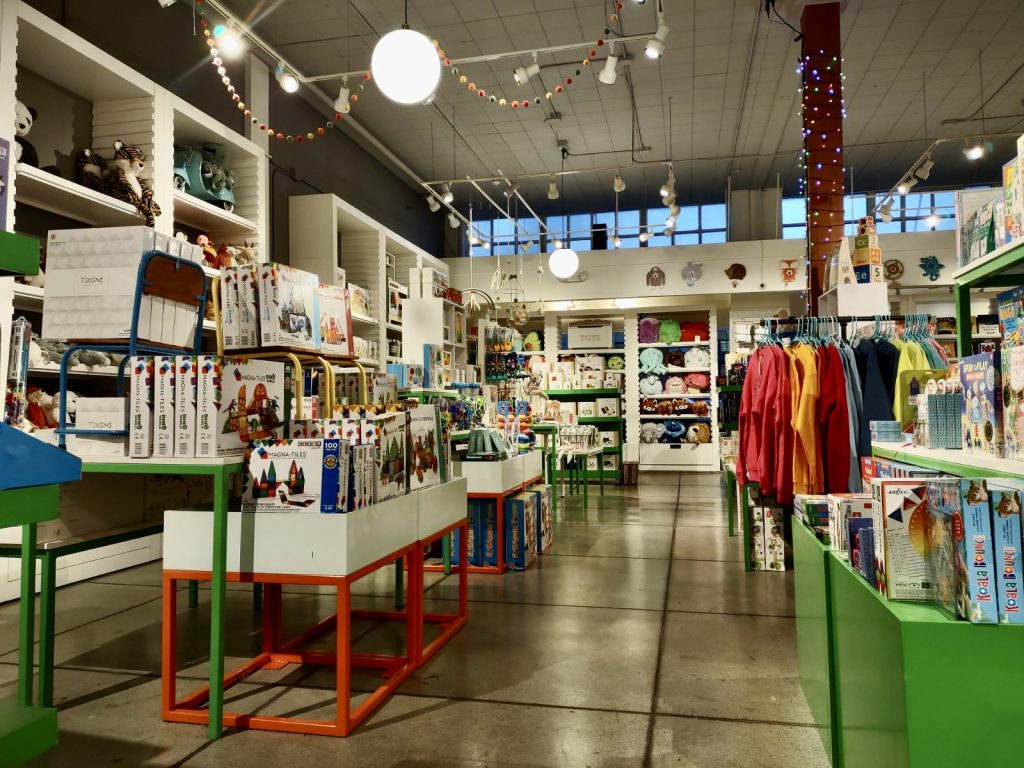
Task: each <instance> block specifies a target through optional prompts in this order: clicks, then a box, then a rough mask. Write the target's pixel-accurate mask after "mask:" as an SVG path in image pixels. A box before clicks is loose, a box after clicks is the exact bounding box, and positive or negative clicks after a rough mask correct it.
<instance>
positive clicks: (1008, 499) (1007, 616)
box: [988, 480, 1024, 624]
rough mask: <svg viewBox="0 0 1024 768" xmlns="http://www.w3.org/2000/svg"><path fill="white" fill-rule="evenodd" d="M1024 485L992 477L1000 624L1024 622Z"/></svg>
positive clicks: (993, 542)
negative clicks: (1023, 577) (1023, 537)
mask: <svg viewBox="0 0 1024 768" xmlns="http://www.w3.org/2000/svg"><path fill="white" fill-rule="evenodd" d="M1022 488H1024V484H1016V485H1010V484H1009V483H1007V482H1006V481H1000V480H990V481H989V483H988V490H989V493H990V494H991V496H992V554H993V556H994V557H995V570H996V598H997V604H998V607H999V623H1000V624H1024V613H1022V612H1021V596H1020V587H1021V584H1020V577H1021V551H1020V550H1021V508H1020V505H1021V489H1022Z"/></svg>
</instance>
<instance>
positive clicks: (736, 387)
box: [718, 384, 743, 394]
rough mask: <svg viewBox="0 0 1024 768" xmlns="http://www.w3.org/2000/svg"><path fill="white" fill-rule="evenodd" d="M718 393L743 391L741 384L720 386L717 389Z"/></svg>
mask: <svg viewBox="0 0 1024 768" xmlns="http://www.w3.org/2000/svg"><path fill="white" fill-rule="evenodd" d="M718 391H719V393H720V394H724V393H729V392H736V393H739V392H742V391H743V385H742V384H723V385H722V386H720V387H719V388H718Z"/></svg>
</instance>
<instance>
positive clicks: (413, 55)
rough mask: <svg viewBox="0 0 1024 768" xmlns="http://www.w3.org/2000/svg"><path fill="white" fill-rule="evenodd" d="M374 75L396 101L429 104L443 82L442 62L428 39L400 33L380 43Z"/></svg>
mask: <svg viewBox="0 0 1024 768" xmlns="http://www.w3.org/2000/svg"><path fill="white" fill-rule="evenodd" d="M370 72H371V73H372V75H373V80H374V82H376V83H377V87H378V88H379V89H380V92H381V93H383V94H384V95H385V96H387V97H388V98H389V99H391V100H392V101H394V102H396V103H398V104H428V103H430V101H432V100H433V98H434V93H435V92H436V91H437V86H438V84H439V83H440V82H441V59H440V58H439V57H438V55H437V49H436V48H435V47H434V44H433V43H431V42H430V40H429V39H428V38H427V37H426V35H423V34H421V33H419V32H416V31H415V30H412V29H396V30H394V31H393V32H388V33H387V34H386V35H384V37H382V38H381V39H380V40H379V41H378V42H377V45H376V46H375V47H374V49H373V56H372V58H371V59H370Z"/></svg>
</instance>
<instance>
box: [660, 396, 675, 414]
mask: <svg viewBox="0 0 1024 768" xmlns="http://www.w3.org/2000/svg"><path fill="white" fill-rule="evenodd" d="M658 415H659V416H671V415H672V401H671V400H659V401H658Z"/></svg>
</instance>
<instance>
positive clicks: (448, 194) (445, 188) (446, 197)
mask: <svg viewBox="0 0 1024 768" xmlns="http://www.w3.org/2000/svg"><path fill="white" fill-rule="evenodd" d="M454 201H455V193H454V192H452V187H451V184H442V185H441V202H443V203H444V204H445V205H451V204H452V203H453V202H454Z"/></svg>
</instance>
